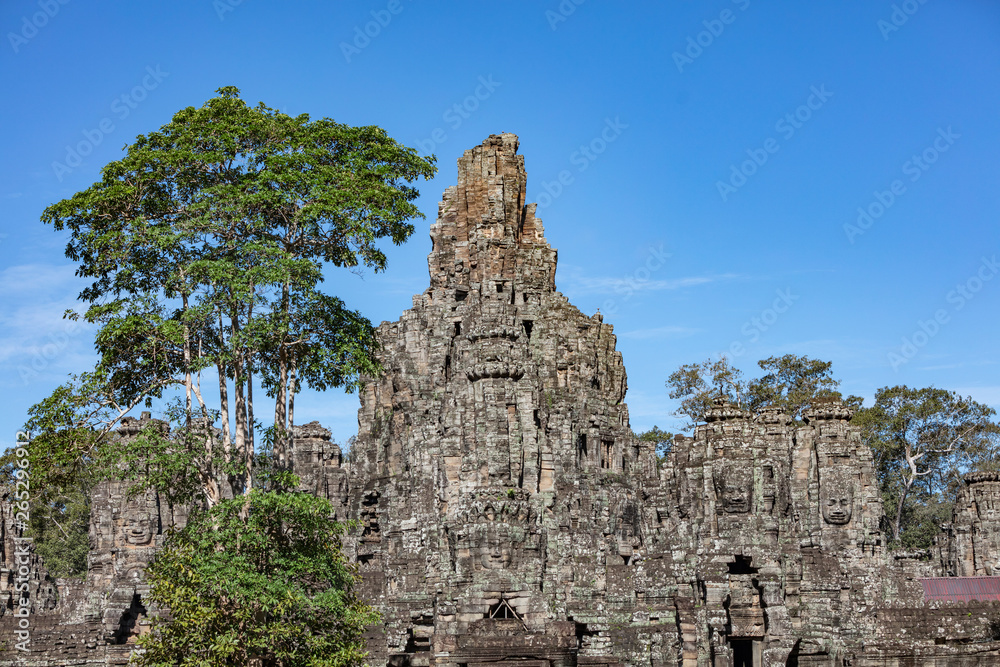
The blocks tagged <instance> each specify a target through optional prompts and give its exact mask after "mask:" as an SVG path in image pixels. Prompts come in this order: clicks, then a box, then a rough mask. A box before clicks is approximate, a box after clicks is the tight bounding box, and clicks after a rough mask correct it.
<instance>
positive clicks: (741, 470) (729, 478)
mask: <svg viewBox="0 0 1000 667" xmlns="http://www.w3.org/2000/svg"><path fill="white" fill-rule="evenodd" d="M713 478H714V480H713V481H714V483H715V494H716V496H717V497H718V499H719V504H720V505H721V507H722V511H724V512H726V513H727V514H745V513H747V512H749V511H750V507H751V500H752V496H753V464H752V462H751V461H723V462H721V463H717V464H716V466H715V469H714V475H713Z"/></svg>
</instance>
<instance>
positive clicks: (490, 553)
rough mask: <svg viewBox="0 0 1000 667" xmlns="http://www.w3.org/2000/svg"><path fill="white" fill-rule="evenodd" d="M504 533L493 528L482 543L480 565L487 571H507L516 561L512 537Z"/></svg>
mask: <svg viewBox="0 0 1000 667" xmlns="http://www.w3.org/2000/svg"><path fill="white" fill-rule="evenodd" d="M503 532H504V531H502V530H497V529H496V528H493V527H491V528H490V529H489V530H488V531H487V533H486V539H485V540H483V543H482V547H481V549H482V551H481V555H480V561H479V562H480V563H481V564H482V566H483V568H484V569H487V570H505V569H507V568H508V567H509V566H510V563H511V561H512V560H513V559H514V553H513V547H512V545H511V543H510V539H509V538H510V536H509V535H504V534H502V533H503Z"/></svg>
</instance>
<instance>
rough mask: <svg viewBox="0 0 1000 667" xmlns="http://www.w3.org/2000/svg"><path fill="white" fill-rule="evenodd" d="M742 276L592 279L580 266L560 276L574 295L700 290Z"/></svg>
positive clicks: (565, 267)
mask: <svg viewBox="0 0 1000 667" xmlns="http://www.w3.org/2000/svg"><path fill="white" fill-rule="evenodd" d="M740 277H741V276H740V275H739V274H736V273H721V274H716V275H707V276H687V277H684V278H671V279H657V280H653V279H641V277H635V276H624V277H621V278H616V277H612V276H588V275H586V274H585V273H584V272H583V269H582V268H580V267H578V266H572V265H563V266H562V270H561V271H560V272H559V273H558V274H557V282H558V283H559V286H560V289H562V291H564V292H566V293H573V294H622V295H624V294H631V293H634V292H660V291H665V290H677V289H683V288H686V287H697V286H699V285H706V284H709V283H714V282H719V281H723V280H734V279H737V278H740Z"/></svg>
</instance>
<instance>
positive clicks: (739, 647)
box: [729, 639, 755, 667]
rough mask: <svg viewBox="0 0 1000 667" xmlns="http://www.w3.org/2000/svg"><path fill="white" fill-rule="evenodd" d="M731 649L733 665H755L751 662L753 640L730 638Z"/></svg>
mask: <svg viewBox="0 0 1000 667" xmlns="http://www.w3.org/2000/svg"><path fill="white" fill-rule="evenodd" d="M729 646H730V647H732V649H733V667H755V665H754V664H753V640H750V639H730V640H729Z"/></svg>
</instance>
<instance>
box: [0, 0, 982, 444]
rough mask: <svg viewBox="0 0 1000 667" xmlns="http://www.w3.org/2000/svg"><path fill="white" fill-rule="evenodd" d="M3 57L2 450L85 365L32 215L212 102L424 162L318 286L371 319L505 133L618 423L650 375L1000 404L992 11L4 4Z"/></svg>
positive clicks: (647, 412)
mask: <svg viewBox="0 0 1000 667" xmlns="http://www.w3.org/2000/svg"><path fill="white" fill-rule="evenodd" d="M379 22H381V23H379ZM366 30H367V32H368V35H365V31H366ZM0 33H2V35H3V41H2V44H0V63H2V73H3V90H4V91H5V95H4V98H5V103H4V104H3V105H2V107H0V123H2V127H4V128H5V137H4V141H3V145H4V150H3V160H2V163H0V206H2V227H0V251H2V253H0V285H2V289H0V444H8V443H9V442H11V441H12V440H13V437H14V433H15V432H16V430H17V428H18V427H19V426H20V425H21V424H22V423H23V421H24V416H25V413H26V410H27V408H28V407H29V406H30V405H32V404H33V403H35V402H37V401H39V400H41V399H42V398H43V397H45V396H46V395H47V394H48V393H49V392H51V391H52V389H53V388H55V386H57V385H58V384H59V383H61V382H62V381H64V379H65V377H66V375H67V374H69V373H73V372H80V371H83V370H85V369H87V368H88V367H89V366H90V365H92V363H93V361H94V356H93V352H92V331H90V330H88V329H86V328H84V327H80V328H77V329H67V326H66V323H65V322H64V321H62V320H61V319H60V318H61V314H62V312H63V311H64V310H65V309H66V308H71V307H73V306H74V297H75V295H76V293H77V292H78V291H79V289H80V287H81V282H80V281H78V280H77V279H75V278H74V277H73V269H74V267H73V265H72V264H71V263H69V262H68V260H66V259H65V258H64V257H63V248H64V246H65V242H66V239H65V237H63V236H60V235H59V234H57V233H55V232H54V231H53V230H52V229H51V228H49V227H48V226H46V225H43V224H42V223H40V222H39V216H40V214H41V212H42V210H43V209H44V208H45V207H46V206H47V205H49V204H51V203H53V202H55V201H58V200H60V199H62V198H65V197H68V196H70V195H72V194H73V193H74V192H76V191H78V190H81V189H84V188H86V187H88V186H89V185H90V184H91V183H92V182H93V181H94V180H96V179H97V177H98V174H99V170H100V168H101V167H102V166H103V165H104V164H106V163H107V162H110V161H112V160H116V159H119V158H120V157H121V156H122V153H121V149H122V147H123V146H124V145H126V144H128V143H130V142H131V141H132V140H133V139H134V138H135V136H136V135H138V134H140V133H145V132H149V131H151V130H154V129H156V128H158V127H159V126H160V125H162V124H164V123H166V122H168V121H169V119H170V117H171V115H172V114H173V113H174V112H176V111H177V110H179V109H181V108H183V107H185V106H192V105H193V106H198V105H201V104H202V103H203V102H204V101H205V100H206V99H208V98H209V97H212V96H213V95H214V91H215V89H217V88H219V87H220V86H225V85H235V86H237V87H239V88H240V89H241V90H242V94H243V97H244V99H246V100H248V101H250V102H257V101H263V102H265V103H266V104H268V105H269V106H271V107H276V108H280V109H282V110H284V111H287V112H289V113H293V114H299V113H308V114H310V115H312V116H314V117H323V116H328V117H331V118H334V119H336V120H338V121H340V122H344V123H350V124H356V125H369V124H375V125H379V126H381V127H383V128H385V129H386V130H387V131H388V133H389V134H390V135H391V136H393V137H395V138H396V139H398V140H400V141H402V142H403V143H406V144H408V145H411V146H416V147H418V148H420V149H421V150H423V151H425V152H433V153H435V154H436V155H437V157H438V160H439V162H438V165H439V173H438V175H437V177H436V178H435V179H434V180H433V181H430V182H425V183H422V184H420V186H419V187H420V191H421V193H422V196H421V198H420V200H419V206H420V208H421V210H422V211H423V212H424V213H425V214H426V216H427V219H426V220H418V221H417V232H416V233H415V234H414V235H413V237H412V238H411V240H410V241H409V242H408V243H406V244H405V245H403V246H400V247H398V248H392V250H391V252H390V253H389V269H388V271H386V272H385V273H383V274H378V275H372V274H367V275H364V276H363V277H358V276H356V275H353V274H350V273H343V274H331V275H330V276H329V279H328V286H329V289H330V291H332V292H335V293H337V294H339V295H341V296H343V297H344V298H345V299H346V300H347V301H348V303H349V304H350V305H352V306H353V307H356V308H360V309H362V310H363V312H364V313H365V314H367V315H368V316H369V317H370V318H371V319H372V320H374V321H375V322H379V321H382V320H394V319H396V318H397V317H398V316H399V314H400V312H401V311H402V310H404V309H405V308H407V307H409V305H410V303H411V301H410V297H411V295H412V294H416V293H419V292H422V291H423V290H424V289H425V288H426V286H427V284H428V277H427V265H426V255H427V253H428V251H429V250H430V243H429V240H428V226H429V224H430V222H432V220H433V218H434V216H435V214H436V212H437V202H438V201H439V199H440V196H441V192H442V191H443V189H444V188H446V187H448V186H449V185H451V184H453V183H454V181H455V160H456V159H457V157H458V156H459V155H460V154H461V153H462V151H463V150H465V149H466V148H469V147H471V146H473V145H475V144H478V143H480V142H481V141H482V140H483V139H485V138H486V137H487V136H488V135H489V134H491V133H497V132H514V133H516V134H518V135H519V136H520V139H521V152H522V153H523V154H524V155H525V161H526V165H527V170H528V179H529V200H532V201H538V202H539V203H540V204H541V206H540V213H539V215H540V217H541V218H542V219H543V220H544V222H545V228H546V235H547V237H548V240H549V242H550V243H551V244H552V246H553V247H555V248H558V250H559V260H560V263H559V270H558V273H557V277H556V282H557V287H558V288H559V289H560V291H562V292H563V293H564V294H566V295H567V296H568V297H569V298H570V299H571V300H572V302H573V303H574V304H575V305H576V306H578V307H579V308H580V309H581V310H582V311H584V312H585V313H587V314H591V313H593V312H594V311H595V310H597V309H598V308H600V309H601V311H602V313H603V314H604V316H605V321H606V322H610V323H612V324H614V326H615V331H616V333H617V334H618V347H619V349H620V350H621V351H622V353H623V354H624V357H625V364H626V368H627V369H628V372H629V392H628V396H627V401H628V403H629V405H630V408H631V413H632V424H633V427H634V428H636V429H639V430H641V429H646V428H649V427H651V426H652V425H653V424H658V425H659V426H661V427H665V428H670V427H674V426H676V425H677V424H678V422H679V420H677V419H676V418H675V417H673V416H672V412H673V410H674V409H675V407H676V405H675V403H674V402H673V401H671V400H670V399H669V398H668V397H667V393H666V390H665V389H664V386H663V382H664V380H665V379H666V377H667V376H668V375H669V373H670V372H671V371H672V370H674V369H676V368H677V367H678V366H679V365H681V364H683V363H688V362H695V361H701V360H704V359H706V358H708V357H710V356H712V357H715V356H717V355H718V354H720V353H722V352H727V351H728V353H729V355H730V357H731V358H732V359H733V361H734V362H735V363H736V364H737V365H738V366H739V367H741V368H743V369H744V370H745V371H748V372H750V373H752V372H753V370H754V365H755V362H756V360H757V359H761V358H764V357H767V356H770V355H776V354H783V353H786V352H791V353H795V354H805V355H809V356H811V357H816V358H820V359H826V360H831V361H833V362H834V373H835V375H836V376H837V377H839V378H840V379H841V380H842V381H843V389H844V390H845V391H847V392H851V393H856V394H860V395H862V396H865V397H868V398H869V399H870V398H871V396H872V395H873V394H874V391H875V390H876V389H877V388H878V387H881V386H886V385H894V384H900V383H902V384H908V385H911V386H920V387H922V386H930V385H934V386H938V387H943V388H947V389H953V390H957V391H960V392H962V393H963V394H971V395H972V396H973V397H974V398H976V399H977V400H980V401H982V402H985V403H988V404H990V405H993V406H995V407H1000V377H998V374H1000V365H998V361H1000V350H998V343H997V341H998V338H997V328H998V324H1000V322H998V317H997V313H998V311H1000V309H998V306H1000V275H998V272H1000V266H997V265H996V259H997V258H998V256H1000V233H998V232H1000V225H998V224H997V223H998V219H1000V216H998V214H1000V187H997V186H998V183H997V179H998V175H1000V169H998V167H997V155H998V154H1000V122H998V120H997V119H998V118H1000V5H998V4H997V3H995V2H992V1H989V0H955V1H952V2H946V1H945V0H926V2H922V3H921V2H920V1H919V0H908V1H907V2H897V3H893V2H889V1H885V2H881V1H872V0H867V1H865V2H860V1H838V2H830V1H827V2H803V1H800V2H784V3H780V5H778V6H776V4H775V3H764V2H760V1H759V0H737V1H735V2H734V1H731V0H713V1H711V2H697V3H696V2H692V1H675V2H669V3H653V2H635V3H629V4H625V3H610V2H598V1H597V0H586V1H585V2H580V3H579V4H577V3H576V2H575V1H574V0H563V2H561V3H560V2H557V1H555V0H549V1H542V2H517V1H513V0H511V1H507V2H502V3H499V2H498V3H489V4H487V3H478V2H477V3H431V2H426V1H424V2H418V1H417V0H393V1H392V2H390V1H389V0H376V1H374V2H363V3H362V2H336V3H296V2H276V1H271V2H265V1H264V0H245V1H243V2H240V3H237V2H236V1H235V0H217V1H216V2H213V1H212V0H175V1H174V2H170V3H165V2H159V3H129V4H125V3H114V4H111V3H101V4H99V5H98V4H96V3H84V2H82V1H81V0H65V1H64V2H60V1H59V0H42V1H41V2H39V1H38V0H34V1H22V0H11V1H9V2H5V3H3V5H2V7H0ZM81 153H87V154H86V155H82V154H81ZM560 181H561V182H560ZM737 351H738V352H739V354H736V355H735V356H734V352H737ZM356 410H357V398H356V397H355V396H345V395H343V394H341V393H338V392H327V393H326V394H322V395H320V394H306V395H303V396H302V397H301V398H300V400H299V402H298V404H297V418H296V421H297V422H300V423H302V422H305V421H309V420H312V419H318V420H320V421H321V422H322V423H324V424H325V425H327V426H328V427H330V428H332V429H333V431H334V436H335V438H336V439H337V440H339V441H341V442H342V441H343V440H345V439H346V438H348V437H349V436H350V435H352V434H353V433H354V432H355V430H356V426H357V422H356ZM265 412H266V410H265Z"/></svg>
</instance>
